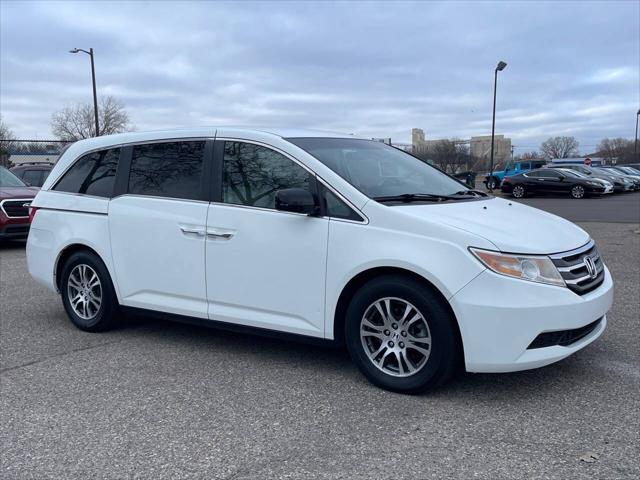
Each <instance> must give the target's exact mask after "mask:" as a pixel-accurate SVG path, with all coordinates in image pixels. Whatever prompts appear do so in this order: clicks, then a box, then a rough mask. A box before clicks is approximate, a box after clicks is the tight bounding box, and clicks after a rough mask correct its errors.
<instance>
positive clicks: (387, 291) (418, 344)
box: [345, 275, 459, 393]
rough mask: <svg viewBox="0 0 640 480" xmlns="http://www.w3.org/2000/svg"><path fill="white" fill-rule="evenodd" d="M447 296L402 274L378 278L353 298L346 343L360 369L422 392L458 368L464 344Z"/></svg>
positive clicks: (391, 386) (374, 378) (387, 384)
mask: <svg viewBox="0 0 640 480" xmlns="http://www.w3.org/2000/svg"><path fill="white" fill-rule="evenodd" d="M454 322H455V319H454V318H452V314H451V313H450V310H449V308H448V307H447V305H446V303H445V301H444V300H443V299H442V298H440V296H438V295H437V294H436V293H435V292H434V291H433V290H431V288H429V287H428V286H427V285H425V284H423V283H421V282H419V281H417V280H415V279H413V278H412V277H409V276H403V275H389V276H383V277H378V278H376V279H374V280H372V281H370V282H369V283H367V284H365V285H364V286H363V287H362V288H361V289H360V290H359V291H358V292H357V293H356V294H355V295H354V297H353V299H352V300H351V303H350V305H349V308H348V309H347V318H346V331H345V334H346V343H347V347H348V349H349V353H350V354H351V357H352V358H353V360H354V362H355V363H356V365H357V366H358V368H359V369H360V370H361V371H362V373H364V375H365V376H366V377H367V378H368V379H369V380H370V381H371V382H372V383H374V384H375V385H378V386H379V387H382V388H385V389H388V390H393V391H398V392H405V393H418V392H421V391H424V390H427V389H429V388H433V387H435V386H437V385H440V384H441V383H443V382H444V381H446V380H447V379H449V378H450V377H451V376H452V375H453V373H454V372H455V370H456V367H457V365H458V360H459V352H458V350H459V348H458V341H457V337H456V331H455V327H454Z"/></svg>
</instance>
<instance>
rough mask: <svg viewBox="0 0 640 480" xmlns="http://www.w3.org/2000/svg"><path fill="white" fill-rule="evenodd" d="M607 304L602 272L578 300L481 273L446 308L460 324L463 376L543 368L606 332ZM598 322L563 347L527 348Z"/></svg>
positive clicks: (607, 283) (609, 285)
mask: <svg viewBox="0 0 640 480" xmlns="http://www.w3.org/2000/svg"><path fill="white" fill-rule="evenodd" d="M612 302H613V282H612V280H611V274H610V273H609V270H608V269H606V267H605V279H604V281H603V283H602V285H600V287H598V288H597V289H595V290H594V291H592V292H589V293H587V294H586V295H582V296H580V295H577V294H576V293H573V292H572V291H571V290H569V289H568V288H564V287H554V286H551V285H543V284H537V283H533V282H527V281H523V280H517V279H510V278H508V277H505V276H502V275H498V274H495V273H493V272H490V271H488V270H487V271H485V272H483V273H482V274H480V275H479V276H478V277H476V278H475V279H474V280H472V281H471V282H470V283H469V284H468V285H466V286H465V287H464V288H463V289H462V290H460V291H459V292H458V293H457V294H456V295H454V297H453V298H452V299H451V306H452V308H453V310H454V313H455V314H456V317H457V319H458V323H459V325H460V333H461V335H462V341H463V346H464V354H465V363H466V369H467V371H470V372H513V371H518V370H527V369H531V368H538V367H542V366H544V365H548V364H550V363H553V362H556V361H558V360H561V359H563V358H565V357H568V356H569V355H571V354H572V353H574V352H576V351H578V350H580V349H581V348H584V347H585V346H586V345H588V344H589V343H591V342H593V341H594V340H595V339H596V338H598V337H599V336H600V335H601V334H602V332H603V331H604V329H605V328H606V325H607V318H606V313H607V311H608V310H609V308H610V307H611V304H612ZM599 319H600V321H599V323H597V324H595V326H594V328H593V329H590V330H589V331H588V332H587V333H586V334H585V335H582V336H580V335H578V334H575V337H574V339H575V341H572V342H570V343H569V344H566V342H560V343H564V344H557V345H552V344H549V346H542V347H541V348H536V347H535V346H532V342H534V340H536V338H538V336H539V335H540V334H542V333H545V332H558V331H563V330H571V331H574V330H576V329H580V328H582V327H585V326H587V325H589V324H592V323H593V322H595V321H596V320H599ZM577 332H578V333H580V331H579V330H577ZM548 337H551V338H560V337H562V336H560V335H552V336H548ZM562 338H566V337H562ZM534 345H535V344H534ZM545 345H548V343H547V344H545Z"/></svg>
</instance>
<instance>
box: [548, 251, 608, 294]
mask: <svg viewBox="0 0 640 480" xmlns="http://www.w3.org/2000/svg"><path fill="white" fill-rule="evenodd" d="M549 258H550V259H551V261H552V262H553V264H554V265H555V266H556V268H557V269H558V272H559V273H560V275H561V276H562V279H563V280H564V282H565V284H566V285H567V288H569V289H570V290H571V291H573V292H574V293H576V294H577V295H584V294H586V293H589V292H591V291H593V290H595V289H596V288H598V287H599V286H600V285H601V284H602V282H603V281H604V272H605V267H604V262H603V261H602V257H601V255H600V252H598V248H597V247H596V244H595V242H594V241H593V240H589V242H587V243H586V244H585V245H583V246H582V247H579V248H576V249H574V250H568V251H566V252H561V253H555V254H553V255H549Z"/></svg>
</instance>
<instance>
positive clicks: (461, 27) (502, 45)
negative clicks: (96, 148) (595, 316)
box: [0, 1, 640, 152]
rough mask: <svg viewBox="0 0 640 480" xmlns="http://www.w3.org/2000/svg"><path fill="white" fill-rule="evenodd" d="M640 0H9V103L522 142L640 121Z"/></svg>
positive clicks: (171, 122) (40, 123)
mask: <svg viewBox="0 0 640 480" xmlns="http://www.w3.org/2000/svg"><path fill="white" fill-rule="evenodd" d="M639 18H640V6H639V4H638V3H637V2H613V1H609V2H603V3H597V2H583V3H577V2H566V3H561V2H512V3H506V2H498V3H480V2H473V3H462V2H450V3H434V2H422V3H409V2H407V3H401V2H394V3H381V2H374V3H364V2H353V3H349V2H335V3H329V2H323V3H310V2H300V3H294V2H275V3H266V2H259V3H250V2H240V3H213V2H211V3H209V2H194V3H186V2H176V3H173V2H156V3H124V2H122V3H121V2H115V3H108V2H91V3H89V2H83V3H72V2H65V3H54V2H46V3H26V2H2V3H1V4H0V27H1V30H2V33H1V34H0V111H1V113H2V116H3V119H4V120H5V121H6V122H7V123H8V124H9V125H10V126H11V127H12V129H13V130H14V132H16V133H17V134H19V135H20V136H22V137H33V136H35V135H37V136H39V137H50V132H49V125H48V123H49V119H50V116H51V113H52V112H53V111H55V110H57V109H60V108H61V107H63V106H65V105H67V104H70V103H74V102H78V101H90V94H91V92H90V83H89V82H90V77H89V65H88V58H87V57H86V56H84V55H70V54H68V53H66V52H67V51H68V50H69V49H70V48H72V47H81V48H88V47H93V48H94V49H95V51H96V68H97V77H98V90H99V94H111V95H114V96H117V97H118V98H120V99H122V100H123V101H124V102H125V103H126V105H127V107H128V110H129V112H130V115H131V118H132V120H133V122H134V124H135V125H136V127H137V128H139V129H153V128H162V127H173V126H184V125H205V124H232V125H267V126H268V125H278V126H280V125H287V126H297V127H310V128H323V129H329V130H340V131H346V132H354V133H359V134H363V135H366V136H385V137H387V136H391V137H392V138H394V139H397V140H398V141H409V137H410V129H411V127H416V126H417V127H421V128H424V129H425V131H426V132H427V136H429V137H431V138H437V137H443V136H457V137H468V136H471V135H478V134H486V133H488V132H489V131H490V128H491V101H492V82H493V67H494V65H495V63H496V62H497V60H500V59H502V60H505V61H507V62H508V63H509V66H508V67H507V69H506V70H505V71H504V72H502V73H501V74H500V77H499V97H498V115H497V130H498V131H499V132H500V133H504V134H505V135H508V136H510V137H512V138H513V142H514V144H515V145H517V146H518V149H519V150H531V149H533V148H536V147H537V145H539V143H540V141H541V140H543V139H545V138H547V137H549V136H551V135H560V134H568V135H575V136H576V137H577V138H578V139H579V140H580V142H581V144H582V150H583V151H584V152H588V151H590V150H592V149H593V146H595V144H596V143H597V142H598V141H599V140H600V139H601V138H602V137H604V136H625V137H632V136H633V129H634V127H635V123H634V122H635V112H636V110H637V108H638V105H639V104H640V78H639V75H640V73H639V72H640V65H639V61H640V60H639V59H640V40H639V39H640V22H639Z"/></svg>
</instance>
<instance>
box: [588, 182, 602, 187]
mask: <svg viewBox="0 0 640 480" xmlns="http://www.w3.org/2000/svg"><path fill="white" fill-rule="evenodd" d="M587 183H588V184H589V185H595V186H596V187H600V186H602V184H601V183H600V182H587Z"/></svg>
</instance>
